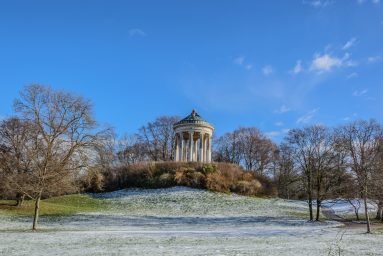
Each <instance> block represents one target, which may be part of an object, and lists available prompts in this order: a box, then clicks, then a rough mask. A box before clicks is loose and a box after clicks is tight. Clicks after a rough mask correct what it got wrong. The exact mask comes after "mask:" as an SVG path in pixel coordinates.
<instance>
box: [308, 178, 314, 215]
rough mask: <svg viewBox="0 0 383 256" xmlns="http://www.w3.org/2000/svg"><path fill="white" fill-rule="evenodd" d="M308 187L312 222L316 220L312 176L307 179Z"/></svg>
mask: <svg viewBox="0 0 383 256" xmlns="http://www.w3.org/2000/svg"><path fill="white" fill-rule="evenodd" d="M307 187H308V191H307V194H308V198H309V211H310V221H313V220H314V216H313V195H312V187H311V174H310V176H309V177H308V178H307Z"/></svg>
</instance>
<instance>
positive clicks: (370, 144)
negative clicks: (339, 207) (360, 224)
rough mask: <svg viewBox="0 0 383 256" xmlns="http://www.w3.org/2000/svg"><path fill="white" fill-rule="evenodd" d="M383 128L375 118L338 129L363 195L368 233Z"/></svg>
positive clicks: (339, 141)
mask: <svg viewBox="0 0 383 256" xmlns="http://www.w3.org/2000/svg"><path fill="white" fill-rule="evenodd" d="M381 137H382V128H381V126H380V124H379V123H377V122H376V121H375V120H369V121H365V120H359V121H355V122H352V123H350V124H347V125H344V126H341V127H339V128H338V129H337V139H338V143H339V144H340V145H342V146H343V148H344V150H346V151H347V153H348V164H349V167H350V170H351V171H352V172H353V174H354V176H355V178H356V180H357V183H358V186H359V188H360V191H361V193H362V197H363V203H364V210H365V217H366V225H367V233H371V226H370V217H369V214H368V198H369V196H371V195H372V194H373V193H372V191H370V189H371V188H372V186H371V184H372V183H373V174H374V170H375V168H376V163H377V162H378V160H379V159H378V157H379V146H380V144H379V143H380V138H381Z"/></svg>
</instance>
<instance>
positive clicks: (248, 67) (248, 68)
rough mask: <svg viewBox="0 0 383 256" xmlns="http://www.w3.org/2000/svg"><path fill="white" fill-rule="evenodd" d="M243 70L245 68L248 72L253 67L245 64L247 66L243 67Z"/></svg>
mask: <svg viewBox="0 0 383 256" xmlns="http://www.w3.org/2000/svg"><path fill="white" fill-rule="evenodd" d="M245 68H246V69H247V70H250V69H252V68H253V65H251V64H247V65H246V66H245Z"/></svg>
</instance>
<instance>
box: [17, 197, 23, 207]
mask: <svg viewBox="0 0 383 256" xmlns="http://www.w3.org/2000/svg"><path fill="white" fill-rule="evenodd" d="M24 199H25V195H24V194H21V195H20V194H19V195H17V199H16V201H17V202H16V206H17V207H21V206H23V203H24Z"/></svg>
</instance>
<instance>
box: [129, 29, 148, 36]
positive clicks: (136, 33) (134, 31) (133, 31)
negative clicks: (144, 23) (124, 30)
mask: <svg viewBox="0 0 383 256" xmlns="http://www.w3.org/2000/svg"><path fill="white" fill-rule="evenodd" d="M129 36H130V37H135V36H140V37H145V36H147V34H146V33H145V31H143V30H142V29H139V28H132V29H130V30H129Z"/></svg>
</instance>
